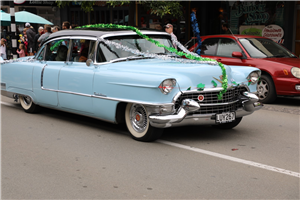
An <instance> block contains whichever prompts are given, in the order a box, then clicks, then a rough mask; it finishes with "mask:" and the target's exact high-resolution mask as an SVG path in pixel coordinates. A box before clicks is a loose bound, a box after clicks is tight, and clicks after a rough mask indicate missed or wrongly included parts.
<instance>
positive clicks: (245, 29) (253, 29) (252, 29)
mask: <svg viewBox="0 0 300 200" xmlns="http://www.w3.org/2000/svg"><path fill="white" fill-rule="evenodd" d="M264 28H265V26H264V25H251V26H249V25H248V26H245V25H244V26H240V30H239V31H240V34H242V35H255V36H262V30H263V29H264Z"/></svg>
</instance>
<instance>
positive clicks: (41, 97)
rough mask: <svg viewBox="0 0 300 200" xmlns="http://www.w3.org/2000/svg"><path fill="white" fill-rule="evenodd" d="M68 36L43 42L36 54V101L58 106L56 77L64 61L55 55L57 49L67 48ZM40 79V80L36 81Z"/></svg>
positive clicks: (64, 63)
mask: <svg viewBox="0 0 300 200" xmlns="http://www.w3.org/2000/svg"><path fill="white" fill-rule="evenodd" d="M68 44H69V39H68V38H60V39H55V40H51V41H49V42H48V43H47V44H45V45H44V46H43V47H42V49H41V50H40V52H39V53H38V56H37V61H36V62H37V63H39V64H38V65H39V67H35V69H34V77H38V76H39V77H40V79H39V78H34V86H35V93H36V96H37V98H38V101H39V102H40V103H41V104H46V105H50V106H54V107H56V106H58V95H57V94H58V90H59V88H58V77H59V72H60V69H61V68H62V67H64V66H65V65H66V61H65V60H62V59H59V58H58V57H57V53H58V49H65V50H67V49H68V47H67V45H68ZM38 80H40V81H38Z"/></svg>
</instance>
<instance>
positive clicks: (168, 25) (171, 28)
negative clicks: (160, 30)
mask: <svg viewBox="0 0 300 200" xmlns="http://www.w3.org/2000/svg"><path fill="white" fill-rule="evenodd" d="M165 31H166V32H167V33H169V34H170V35H171V38H172V42H173V46H174V48H175V49H177V45H176V43H175V41H177V37H176V35H175V34H174V33H173V25H172V24H167V25H165Z"/></svg>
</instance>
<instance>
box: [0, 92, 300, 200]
mask: <svg viewBox="0 0 300 200" xmlns="http://www.w3.org/2000/svg"><path fill="white" fill-rule="evenodd" d="M299 105H300V98H279V99H278V100H277V101H276V102H275V103H274V104H268V105H265V107H264V108H263V109H261V110H259V111H257V112H256V113H254V114H252V115H250V116H247V117H244V118H243V120H242V122H241V123H240V124H239V125H238V126H237V127H236V128H235V129H232V130H226V131H224V130H219V129H216V128H213V127H211V126H196V127H179V128H169V129H166V130H165V132H164V135H163V136H162V138H161V139H160V140H158V141H156V142H153V143H144V142H137V141H134V140H132V139H131V138H130V137H129V135H128V133H127V130H126V128H124V127H123V126H119V125H114V124H110V123H107V122H103V121H100V120H97V119H92V118H89V117H83V116H79V115H74V114H70V113H65V112H60V111H56V110H51V109H43V111H42V112H41V113H39V114H27V113H25V112H24V111H23V110H22V108H21V106H20V105H19V104H17V103H14V102H13V100H11V99H8V98H5V97H2V98H1V136H2V137H1V145H2V149H1V154H2V158H1V163H2V165H1V167H2V173H1V178H2V188H1V189H2V191H1V192H2V199H300V195H299V180H300V176H299V175H300V173H299V171H300V170H299V128H300V127H299V116H300V114H299Z"/></svg>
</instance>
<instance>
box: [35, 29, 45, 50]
mask: <svg viewBox="0 0 300 200" xmlns="http://www.w3.org/2000/svg"><path fill="white" fill-rule="evenodd" d="M43 33H44V28H43V27H42V26H40V27H39V29H38V33H37V34H36V35H35V36H34V54H36V52H37V51H38V49H39V46H40V42H39V41H38V39H39V37H41V35H42V34H43Z"/></svg>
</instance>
